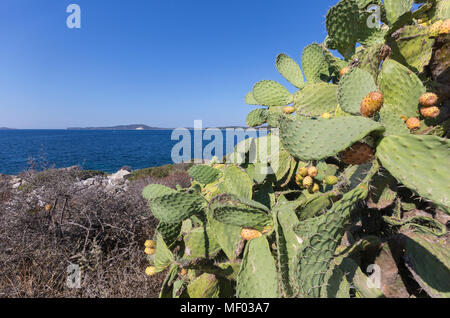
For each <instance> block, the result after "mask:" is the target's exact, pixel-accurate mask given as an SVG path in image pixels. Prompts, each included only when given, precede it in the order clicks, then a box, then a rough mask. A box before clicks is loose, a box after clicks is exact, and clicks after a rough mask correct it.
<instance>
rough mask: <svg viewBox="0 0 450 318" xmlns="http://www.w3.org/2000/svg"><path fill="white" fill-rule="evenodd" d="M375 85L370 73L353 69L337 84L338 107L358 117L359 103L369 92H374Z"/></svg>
mask: <svg viewBox="0 0 450 318" xmlns="http://www.w3.org/2000/svg"><path fill="white" fill-rule="evenodd" d="M376 90H377V85H376V84H375V81H374V80H373V77H372V75H371V74H370V73H368V72H366V71H364V70H362V69H359V68H355V69H353V70H352V71H351V72H350V73H348V74H346V75H345V76H344V77H343V78H342V79H341V81H340V82H339V89H338V99H339V106H340V107H341V108H342V110H344V111H345V112H347V113H351V114H355V115H358V114H360V111H361V102H362V100H363V98H364V97H366V96H367V94H369V93H370V92H373V91H376Z"/></svg>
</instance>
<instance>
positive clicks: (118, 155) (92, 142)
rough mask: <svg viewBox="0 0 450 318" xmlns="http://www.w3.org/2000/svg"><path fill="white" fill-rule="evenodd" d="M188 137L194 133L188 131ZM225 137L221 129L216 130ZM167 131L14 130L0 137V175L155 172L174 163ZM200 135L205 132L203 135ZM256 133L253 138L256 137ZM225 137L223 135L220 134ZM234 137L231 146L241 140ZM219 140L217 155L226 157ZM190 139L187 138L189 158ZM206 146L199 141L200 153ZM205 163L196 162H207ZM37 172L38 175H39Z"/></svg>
mask: <svg viewBox="0 0 450 318" xmlns="http://www.w3.org/2000/svg"><path fill="white" fill-rule="evenodd" d="M188 130H189V131H194V129H193V128H192V129H188ZM221 130H222V131H225V130H224V129H221ZM173 131H174V130H173V129H159V130H68V129H14V130H2V131H0V162H1V163H2V164H1V165H0V174H6V175H17V174H19V173H21V172H23V171H25V170H27V169H29V168H30V167H31V165H30V162H34V164H35V165H36V166H37V167H39V169H43V168H49V167H54V168H67V167H71V166H80V167H81V168H83V169H85V170H98V171H104V172H106V173H114V172H116V171H118V170H119V169H120V168H121V167H124V166H128V167H130V168H131V169H132V170H139V169H144V168H149V167H157V166H162V165H166V164H173V163H177V162H174V161H173V159H172V156H171V152H172V148H173V147H174V146H175V145H176V144H177V143H179V142H180V141H181V140H182V139H181V138H179V137H177V139H176V140H172V139H171V136H172V132H173ZM202 131H205V129H203V130H202ZM261 133H264V132H261V131H258V135H261ZM224 136H225V134H224ZM247 137H248V136H246V137H244V138H242V137H241V138H239V137H238V136H236V137H235V138H234V139H235V140H234V141H233V146H235V145H236V144H237V143H238V142H239V141H242V140H243V139H246V138H247ZM225 139H226V138H224V143H223V149H222V151H223V152H222V155H226V153H227V151H226V140H225ZM193 140H194V134H191V141H190V142H191V154H192V159H194V150H193ZM210 143H211V141H209V140H202V153H203V149H204V148H205V146H206V145H208V144H210ZM211 158H212V156H211V157H209V158H202V159H206V160H209V159H211ZM39 169H38V170H39Z"/></svg>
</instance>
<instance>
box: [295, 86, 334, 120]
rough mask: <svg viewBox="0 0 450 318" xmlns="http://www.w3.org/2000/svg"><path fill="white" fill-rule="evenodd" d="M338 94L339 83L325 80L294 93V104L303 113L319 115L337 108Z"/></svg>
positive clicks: (313, 115)
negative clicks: (330, 82)
mask: <svg viewBox="0 0 450 318" xmlns="http://www.w3.org/2000/svg"><path fill="white" fill-rule="evenodd" d="M336 94H337V85H334V84H329V83H324V82H320V83H315V84H309V85H306V86H305V87H304V88H303V89H301V90H299V91H298V92H296V93H295V94H294V106H295V108H296V109H297V112H298V113H299V114H301V115H305V116H311V117H317V116H320V115H321V114H323V113H327V112H332V111H333V110H334V109H335V108H336V105H337V104H338V101H337V96H336Z"/></svg>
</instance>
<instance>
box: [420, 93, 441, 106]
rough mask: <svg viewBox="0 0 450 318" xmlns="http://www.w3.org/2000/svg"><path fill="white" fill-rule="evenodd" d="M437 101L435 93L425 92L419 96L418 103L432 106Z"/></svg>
mask: <svg viewBox="0 0 450 318" xmlns="http://www.w3.org/2000/svg"><path fill="white" fill-rule="evenodd" d="M437 101H438V96H437V95H436V94H435V93H425V94H423V95H422V96H420V98H419V103H420V105H422V106H434V105H436V103H437Z"/></svg>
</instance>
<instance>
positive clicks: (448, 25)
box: [439, 19, 450, 35]
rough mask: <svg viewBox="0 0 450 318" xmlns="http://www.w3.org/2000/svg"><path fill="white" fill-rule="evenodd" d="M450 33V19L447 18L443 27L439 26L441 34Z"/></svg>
mask: <svg viewBox="0 0 450 318" xmlns="http://www.w3.org/2000/svg"><path fill="white" fill-rule="evenodd" d="M449 33H450V19H447V20H445V21H444V22H443V23H442V24H441V27H440V28H439V35H444V34H449Z"/></svg>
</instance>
